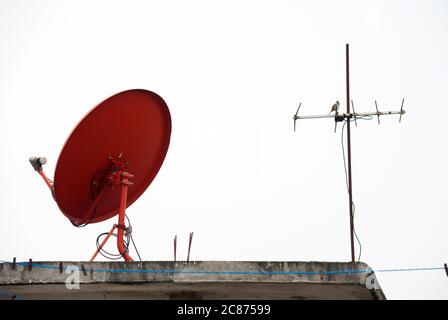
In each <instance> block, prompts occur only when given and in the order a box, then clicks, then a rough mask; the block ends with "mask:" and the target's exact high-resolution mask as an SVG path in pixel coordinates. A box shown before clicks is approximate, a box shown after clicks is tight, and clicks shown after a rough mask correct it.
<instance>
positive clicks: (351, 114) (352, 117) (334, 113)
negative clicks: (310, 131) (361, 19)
mask: <svg viewBox="0 0 448 320" xmlns="http://www.w3.org/2000/svg"><path fill="white" fill-rule="evenodd" d="M345 66H346V68H345V77H346V105H347V109H346V112H345V113H340V112H339V101H336V103H335V104H334V105H333V106H332V108H331V111H330V113H329V114H324V115H309V116H299V115H298V113H299V110H300V107H301V106H302V103H300V104H299V107H298V108H297V111H296V113H295V114H294V116H293V119H294V131H296V121H297V120H304V119H322V118H333V119H334V132H336V128H337V124H338V122H344V125H346V126H347V167H348V169H347V176H348V179H347V180H348V182H347V189H348V201H349V214H350V248H351V258H352V262H355V246H354V235H355V231H354V223H353V215H354V212H353V211H354V210H353V209H354V208H353V196H352V190H353V185H352V153H351V132H350V122H351V121H354V122H355V125H356V126H357V125H358V123H357V121H356V120H357V119H366V117H374V116H376V117H377V120H378V124H380V116H386V115H400V118H399V122H401V117H402V115H403V114H405V111H404V109H403V106H404V99H403V100H402V101H401V108H400V110H399V111H379V109H378V104H377V102H376V101H375V108H376V112H363V113H356V112H355V106H354V103H353V100H351V99H350V64H349V44H348V43H347V44H346V45H345ZM350 105H351V107H352V111H350ZM344 161H345V155H344Z"/></svg>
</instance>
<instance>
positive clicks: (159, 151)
mask: <svg viewBox="0 0 448 320" xmlns="http://www.w3.org/2000/svg"><path fill="white" fill-rule="evenodd" d="M170 135H171V116H170V112H169V109H168V106H167V105H166V103H165V101H164V100H163V99H162V98H161V97H160V96H159V95H157V94H156V93H154V92H151V91H148V90H143V89H133V90H127V91H123V92H120V93H117V94H115V95H113V96H112V97H110V98H108V99H106V100H104V101H103V102H101V103H100V104H98V105H97V106H96V107H94V108H93V109H92V110H90V111H89V112H88V113H87V114H86V115H85V116H84V118H83V119H82V120H81V121H80V122H79V123H78V124H77V125H76V127H75V128H74V130H73V131H72V133H71V134H70V136H69V137H68V139H67V141H66V142H65V144H64V146H63V148H62V151H61V153H60V155H59V159H58V162H57V165H56V170H55V174H54V182H53V181H51V180H50V179H48V178H47V177H46V176H45V174H44V173H43V170H42V165H43V164H44V162H45V161H39V159H45V158H34V157H33V158H30V162H31V164H32V165H33V168H35V170H36V171H38V172H39V174H40V175H41V176H42V177H43V178H44V180H45V182H46V183H47V185H48V186H49V187H50V189H51V190H52V193H53V197H54V199H55V201H56V203H57V205H58V206H59V208H60V210H61V211H62V213H63V214H64V215H65V216H66V217H67V218H68V219H69V220H70V221H71V222H72V223H73V224H74V225H76V226H81V225H86V224H89V223H96V222H101V221H104V220H107V219H109V218H112V217H113V216H115V215H117V214H119V221H118V224H117V225H115V227H116V228H118V237H117V238H118V247H119V251H120V253H121V254H122V256H123V257H124V258H125V259H126V260H132V259H131V258H130V257H128V258H129V259H127V258H126V256H125V255H126V252H123V251H127V247H126V246H125V247H123V243H122V241H123V240H122V239H119V238H120V236H121V238H123V232H124V231H123V229H124V227H125V226H124V224H125V222H124V215H125V213H124V212H125V209H126V208H127V207H129V206H130V205H131V204H132V203H133V202H134V201H136V200H137V199H138V198H139V197H140V196H141V195H142V194H143V192H145V190H146V189H147V188H148V186H149V185H150V184H151V182H152V181H153V180H154V178H155V176H156V175H157V172H158V171H159V169H160V167H161V166H162V163H163V160H164V159H165V156H166V153H167V151H168V146H169V142H170ZM111 234H113V232H112V230H111ZM120 247H121V248H120ZM94 257H95V256H94ZM94 257H93V258H94ZM93 258H92V259H93Z"/></svg>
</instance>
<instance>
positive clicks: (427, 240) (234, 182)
mask: <svg viewBox="0 0 448 320" xmlns="http://www.w3.org/2000/svg"><path fill="white" fill-rule="evenodd" d="M447 17H448V3H447V2H446V1H443V0H441V1H409V0H406V1H390V0H389V1H301V2H300V1H228V0H227V1H158V2H153V1H56V0H55V1H43V0H40V1H17V0H14V1H13V0H9V1H6V0H0V137H1V138H0V152H1V153H0V159H1V160H0V161H1V166H0V194H1V201H0V219H1V220H0V221H1V223H0V243H2V245H1V247H0V259H3V260H11V259H12V257H14V256H15V257H17V258H18V259H19V260H26V259H28V258H33V260H36V261H37V260H88V259H89V258H90V256H91V254H92V253H93V251H94V250H95V243H94V242H95V239H96V236H97V235H98V234H99V233H100V232H105V231H108V230H109V229H110V227H111V224H112V223H114V222H115V219H114V220H110V221H107V222H103V223H99V224H94V225H91V226H88V227H86V228H82V229H77V228H74V227H73V226H72V225H71V224H70V223H69V221H68V220H67V219H66V218H65V216H63V215H62V213H60V211H59V210H58V207H57V205H56V203H54V201H53V200H52V198H51V196H50V193H49V191H48V189H47V188H46V186H45V185H44V183H43V181H41V179H40V177H39V176H38V175H37V174H36V173H35V172H34V171H33V170H32V168H31V166H30V165H29V163H28V157H29V156H31V155H36V156H39V155H44V156H46V157H47V158H48V165H47V166H46V167H45V169H46V172H47V174H48V175H49V176H50V177H52V176H53V173H54V168H55V165H56V160H57V157H58V155H59V152H60V150H61V147H62V145H63V143H64V141H65V139H66V138H67V136H68V134H69V133H70V132H71V130H72V128H73V127H74V126H75V125H76V123H77V122H78V120H79V119H80V118H81V117H82V116H83V115H84V114H85V113H86V112H87V111H88V110H90V108H91V107H93V106H94V105H95V104H97V103H98V102H99V101H101V100H103V99H105V98H107V97H108V96H110V95H112V94H114V93H117V92H119V91H122V90H126V89H131V88H145V89H148V90H152V91H155V92H157V93H158V94H159V95H161V96H162V97H163V98H164V99H165V101H166V102H167V104H168V106H169V108H170V111H171V115H172V124H173V131H172V137H171V145H170V149H169V151H168V154H167V158H166V160H165V162H164V164H163V166H162V169H161V170H160V172H159V174H158V176H157V177H156V179H155V180H154V182H153V183H152V185H151V186H150V187H149V189H148V190H147V192H146V193H145V194H144V195H143V196H142V197H141V198H140V199H139V201H137V202H136V203H135V204H134V205H132V206H131V207H130V208H129V210H128V214H129V216H130V218H131V219H132V223H133V226H134V239H135V240H136V243H137V245H138V248H139V250H140V252H141V254H142V256H143V258H144V259H145V260H171V259H172V251H173V248H172V240H173V237H174V235H176V234H177V235H178V238H179V239H178V241H179V248H178V257H179V258H181V259H185V258H186V251H187V245H188V233H189V232H191V231H193V232H194V239H193V247H192V258H193V259H194V260H280V261H283V260H296V261H308V260H318V261H348V260H349V259H350V248H349V219H348V212H347V207H348V200H347V195H346V190H345V184H344V171H343V163H342V154H341V146H340V128H339V130H338V133H337V134H334V133H333V123H332V122H331V121H330V120H308V121H302V122H299V123H298V130H297V132H296V133H295V134H294V132H293V121H292V115H293V113H294V112H295V109H296V108H297V105H298V103H299V102H300V101H301V102H302V103H303V104H302V109H301V113H302V114H322V113H328V112H329V111H330V107H331V105H332V104H333V103H334V102H335V101H336V100H340V101H341V103H342V104H343V106H344V108H345V105H344V102H345V43H350V49H351V50H350V53H351V82H352V85H351V92H352V98H353V99H354V101H355V106H356V111H358V112H361V111H374V100H375V99H377V100H378V101H379V104H380V107H382V109H384V110H386V109H398V108H399V106H400V103H401V98H402V97H405V98H406V102H405V109H406V111H407V114H406V115H405V116H404V118H403V121H402V123H401V124H398V117H395V116H393V117H392V116H390V117H383V118H382V119H381V121H382V123H381V126H380V127H378V125H377V124H376V120H374V121H370V122H368V121H364V122H362V123H360V124H358V127H357V128H354V129H353V138H352V142H353V144H352V148H353V186H354V201H355V204H356V207H357V211H356V217H355V222H356V227H357V231H358V235H359V237H360V238H361V241H362V244H363V250H362V258H361V260H362V261H364V262H366V263H368V264H369V265H370V266H371V267H372V268H374V269H380V268H399V267H434V266H435V267H442V266H443V263H444V262H448V257H447V249H448V241H447V240H446V234H447V233H446V225H447V222H448V218H447V206H446V196H447V179H448V169H447V165H446V163H447V162H448V153H447V144H446V139H447V137H448V126H447V125H446V124H447V122H446V119H447V116H448V112H447V105H446V92H447V89H448V62H447V61H448V60H447V57H448V37H447V31H448V19H447ZM134 255H135V254H134ZM377 277H378V279H379V282H380V284H381V286H382V288H383V290H384V292H385V294H386V295H387V297H388V298H390V299H407V298H412V299H426V298H436V299H447V298H448V290H447V289H448V278H447V277H446V275H445V273H444V271H427V272H409V273H398V272H394V273H380V274H377Z"/></svg>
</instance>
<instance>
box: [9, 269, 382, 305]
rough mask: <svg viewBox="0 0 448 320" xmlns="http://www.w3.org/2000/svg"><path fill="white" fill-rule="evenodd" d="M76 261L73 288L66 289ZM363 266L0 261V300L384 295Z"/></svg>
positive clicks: (351, 297)
mask: <svg viewBox="0 0 448 320" xmlns="http://www.w3.org/2000/svg"><path fill="white" fill-rule="evenodd" d="M61 267H62V269H61ZM77 268H78V269H79V289H72V290H69V289H67V287H66V280H67V278H68V277H71V278H70V279H73V277H74V276H75V274H74V273H73V270H75V271H76V270H77ZM366 270H370V268H369V266H368V265H367V264H365V263H362V262H360V263H355V264H353V263H346V262H292V261H284V262H264V261H263V262H249V261H248V262H244V261H193V262H189V263H187V262H168V261H145V262H143V263H139V262H127V263H126V262H93V263H90V262H55V261H53V262H33V263H32V264H31V267H30V265H29V263H28V262H22V263H17V264H16V265H15V266H14V265H13V264H12V263H3V264H0V299H11V298H23V299H257V300H259V299H368V300H371V299H385V296H384V294H383V292H382V290H381V288H380V287H379V285H378V283H377V282H376V284H375V286H373V287H372V286H368V285H366V283H367V282H368V281H371V279H372V277H374V274H373V273H371V272H370V271H369V272H366ZM368 287H369V288H368Z"/></svg>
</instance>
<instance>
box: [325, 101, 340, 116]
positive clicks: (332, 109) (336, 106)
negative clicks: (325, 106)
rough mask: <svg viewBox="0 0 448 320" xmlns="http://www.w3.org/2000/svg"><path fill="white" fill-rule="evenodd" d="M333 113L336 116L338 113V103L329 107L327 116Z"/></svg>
mask: <svg viewBox="0 0 448 320" xmlns="http://www.w3.org/2000/svg"><path fill="white" fill-rule="evenodd" d="M333 111H334V112H335V113H336V114H337V113H338V111H339V101H336V102H335V104H334V105H333V106H332V107H331V111H330V112H329V113H328V114H330V113H332V112H333Z"/></svg>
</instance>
